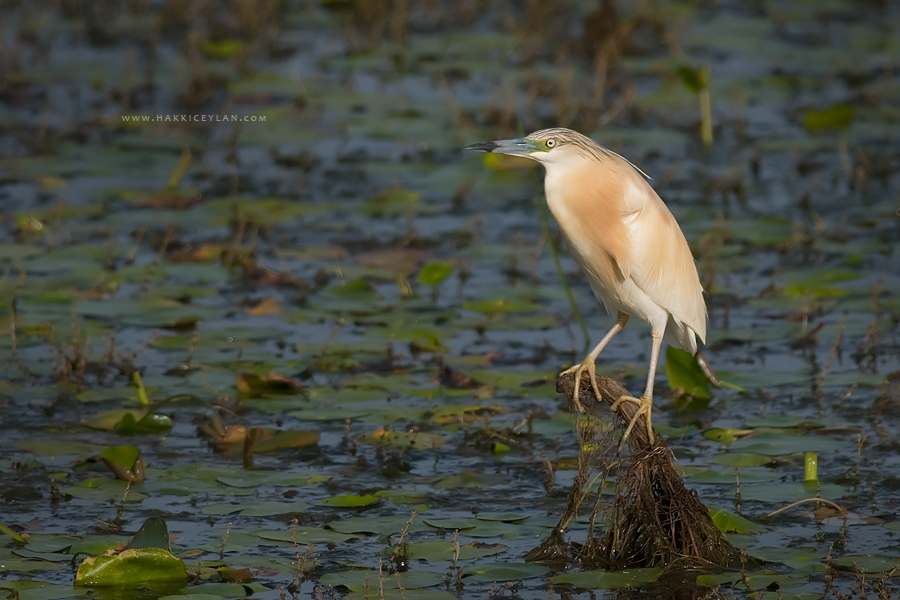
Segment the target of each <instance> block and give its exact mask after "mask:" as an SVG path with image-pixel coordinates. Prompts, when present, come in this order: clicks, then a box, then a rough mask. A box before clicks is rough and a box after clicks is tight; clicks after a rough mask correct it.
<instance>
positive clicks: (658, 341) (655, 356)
mask: <svg viewBox="0 0 900 600" xmlns="http://www.w3.org/2000/svg"><path fill="white" fill-rule="evenodd" d="M651 336H652V338H653V345H652V346H651V348H650V372H649V373H648V374H647V387H645V388H644V395H643V396H641V397H640V398H632V397H631V396H622V397H621V398H619V399H618V400H616V401H615V402H613V404H612V406H610V410H616V409H617V408H619V405H620V404H621V403H622V402H626V401H628V402H634V403H635V404H637V405H638V409H637V410H636V411H634V414H633V415H632V416H631V420H630V421H629V422H628V427H626V428H625V434H624V435H623V436H622V445H624V444H625V442H626V441H627V440H628V436H629V435H631V430H632V429H634V425H635V423H637V421H638V419H639V418H640V417H641V415H644V416H646V418H647V436H648V439H649V440H650V443H651V444H652V443H653V425H651V424H650V412H651V411H652V409H653V380H654V379H655V377H656V364H657V362H658V361H659V347H660V346H661V345H662V338H663V334H662V332H659V331H654V332H653V333H652V334H651Z"/></svg>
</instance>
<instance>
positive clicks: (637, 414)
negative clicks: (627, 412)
mask: <svg viewBox="0 0 900 600" xmlns="http://www.w3.org/2000/svg"><path fill="white" fill-rule="evenodd" d="M623 402H634V403H635V404H637V405H638V408H637V410H636V411H634V414H633V415H632V416H631V420H630V421H629V422H628V427H626V428H625V433H624V435H622V443H621V444H620V445H619V448H622V446H624V445H625V442H626V441H628V436H629V435H631V430H632V429H634V425H635V423H637V422H638V419H640V418H641V416H642V415H643V416H644V417H646V419H647V436H648V439H649V440H650V443H651V444H652V443H653V426H652V425H651V424H650V412H651V410H652V409H653V396H646V395H645V396H641V397H640V398H634V397H632V396H621V397H620V398H619V399H618V400H616V401H615V402H613V403H612V405H611V406H610V407H609V409H610V410H611V411H615V410H616V409H617V408H619V406H620V405H621V404H622V403H623Z"/></svg>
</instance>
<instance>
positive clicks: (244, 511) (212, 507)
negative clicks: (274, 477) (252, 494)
mask: <svg viewBox="0 0 900 600" xmlns="http://www.w3.org/2000/svg"><path fill="white" fill-rule="evenodd" d="M307 508H309V504H307V503H306V502H278V501H275V500H247V501H243V502H216V503H213V504H207V505H206V506H204V507H203V508H201V509H200V512H202V513H203V514H204V515H231V514H237V513H239V514H240V515H241V516H244V517H273V516H276V515H290V514H296V513H301V512H303V511H304V510H306V509H307Z"/></svg>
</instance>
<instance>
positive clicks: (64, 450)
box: [16, 438, 101, 456]
mask: <svg viewBox="0 0 900 600" xmlns="http://www.w3.org/2000/svg"><path fill="white" fill-rule="evenodd" d="M16 447H17V448H20V449H22V450H25V451H26V452H31V453H32V454H43V455H45V456H65V455H68V454H76V455H85V454H93V453H94V452H96V451H97V450H99V449H100V448H101V446H98V445H97V444H91V443H88V442H78V441H75V440H66V439H62V438H29V439H22V440H16Z"/></svg>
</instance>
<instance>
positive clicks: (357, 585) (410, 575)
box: [319, 569, 444, 593]
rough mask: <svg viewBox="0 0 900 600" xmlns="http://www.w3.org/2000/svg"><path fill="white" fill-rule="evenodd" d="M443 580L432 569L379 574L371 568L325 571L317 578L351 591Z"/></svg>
mask: <svg viewBox="0 0 900 600" xmlns="http://www.w3.org/2000/svg"><path fill="white" fill-rule="evenodd" d="M443 580H444V574H443V573H438V572H434V571H423V570H414V571H406V572H404V573H397V574H395V575H391V574H388V573H386V572H384V573H381V574H379V573H378V571H376V570H372V569H353V570H351V571H338V572H334V573H325V574H324V575H322V577H320V578H319V583H321V584H323V585H330V586H334V587H345V588H347V589H348V590H350V591H353V592H362V591H366V590H369V591H370V592H375V593H377V591H378V590H397V589H402V590H413V589H417V588H427V587H431V586H434V585H438V584H439V583H441V582H442V581H443Z"/></svg>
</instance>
